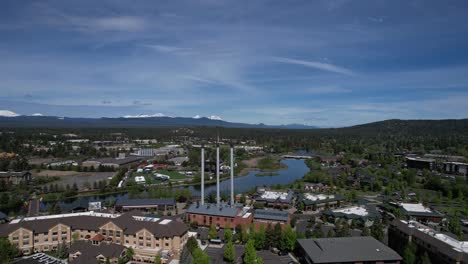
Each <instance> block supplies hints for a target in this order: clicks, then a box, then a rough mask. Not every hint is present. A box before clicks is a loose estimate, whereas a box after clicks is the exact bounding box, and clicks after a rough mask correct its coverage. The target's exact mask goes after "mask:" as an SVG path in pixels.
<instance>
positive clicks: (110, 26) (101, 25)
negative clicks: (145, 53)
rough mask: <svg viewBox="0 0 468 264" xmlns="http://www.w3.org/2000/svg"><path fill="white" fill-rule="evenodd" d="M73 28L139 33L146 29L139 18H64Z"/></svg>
mask: <svg viewBox="0 0 468 264" xmlns="http://www.w3.org/2000/svg"><path fill="white" fill-rule="evenodd" d="M64 18H65V19H66V20H67V21H68V22H69V23H70V24H72V25H73V26H75V27H76V28H77V29H79V30H83V31H91V32H93V31H127V32H134V31H141V30H143V29H145V27H146V21H145V20H144V19H143V18H140V17H134V16H118V17H104V18H89V17H75V16H64Z"/></svg>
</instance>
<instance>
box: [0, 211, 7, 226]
mask: <svg viewBox="0 0 468 264" xmlns="http://www.w3.org/2000/svg"><path fill="white" fill-rule="evenodd" d="M6 222H8V216H7V215H6V214H5V213H3V212H0V224H3V223H6Z"/></svg>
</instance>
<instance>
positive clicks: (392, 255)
mask: <svg viewBox="0 0 468 264" xmlns="http://www.w3.org/2000/svg"><path fill="white" fill-rule="evenodd" d="M297 242H298V244H299V249H298V252H297V254H296V256H299V259H300V262H301V263H304V264H319V263H328V264H331V263H379V264H380V263H395V264H398V263H400V262H401V261H402V258H401V256H400V255H398V253H396V252H395V251H394V250H393V249H391V248H389V247H387V246H385V245H384V244H382V242H380V241H378V240H376V239H375V238H373V237H337V238H317V239H298V240H297Z"/></svg>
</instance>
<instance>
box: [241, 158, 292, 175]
mask: <svg viewBox="0 0 468 264" xmlns="http://www.w3.org/2000/svg"><path fill="white" fill-rule="evenodd" d="M242 163H243V164H244V165H245V166H246V167H245V168H243V169H242V170H241V171H240V173H239V174H240V176H245V175H247V174H249V172H251V171H260V172H273V171H277V170H281V169H287V168H288V165H286V164H285V163H283V162H281V157H280V156H270V157H265V156H262V157H255V158H252V159H248V160H243V161H242Z"/></svg>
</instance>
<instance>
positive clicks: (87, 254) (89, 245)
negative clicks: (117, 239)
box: [68, 240, 127, 264]
mask: <svg viewBox="0 0 468 264" xmlns="http://www.w3.org/2000/svg"><path fill="white" fill-rule="evenodd" d="M126 251H127V248H126V247H124V246H122V245H119V244H116V243H109V242H99V243H96V242H93V241H86V240H79V241H75V242H73V243H72V244H71V246H70V248H69V250H68V252H69V257H68V260H69V263H73V264H91V263H106V261H107V259H109V262H110V263H118V259H119V257H121V258H123V257H124V256H125V252H126Z"/></svg>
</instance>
